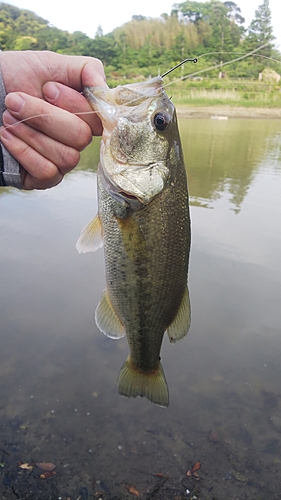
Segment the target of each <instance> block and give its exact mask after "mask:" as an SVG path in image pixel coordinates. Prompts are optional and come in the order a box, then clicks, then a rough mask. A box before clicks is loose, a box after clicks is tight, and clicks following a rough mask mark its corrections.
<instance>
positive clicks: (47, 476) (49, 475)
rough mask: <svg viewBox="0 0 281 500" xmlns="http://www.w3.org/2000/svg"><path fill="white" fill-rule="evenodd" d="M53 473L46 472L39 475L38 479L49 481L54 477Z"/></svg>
mask: <svg viewBox="0 0 281 500" xmlns="http://www.w3.org/2000/svg"><path fill="white" fill-rule="evenodd" d="M55 474H56V473H55V471H46V472H43V474H40V479H49V477H52V476H55Z"/></svg>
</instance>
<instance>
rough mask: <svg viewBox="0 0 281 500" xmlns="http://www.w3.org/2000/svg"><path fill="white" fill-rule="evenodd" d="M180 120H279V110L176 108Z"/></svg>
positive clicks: (216, 107)
mask: <svg viewBox="0 0 281 500" xmlns="http://www.w3.org/2000/svg"><path fill="white" fill-rule="evenodd" d="M176 108H177V115H178V116H179V117H180V118H212V117H213V118H219V119H222V118H223V117H224V118H271V119H273V118H279V119H281V109H280V108H243V107H231V106H202V107H199V106H198V107H197V106H196V107H189V106H183V105H179V106H176Z"/></svg>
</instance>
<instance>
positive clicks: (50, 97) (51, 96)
mask: <svg viewBox="0 0 281 500" xmlns="http://www.w3.org/2000/svg"><path fill="white" fill-rule="evenodd" d="M59 93H60V91H59V88H58V86H57V84H56V83H53V82H47V83H45V85H44V87H43V94H44V97H46V99H47V101H52V102H53V101H55V100H56V99H57V98H58V96H59ZM54 104H55V103H54Z"/></svg>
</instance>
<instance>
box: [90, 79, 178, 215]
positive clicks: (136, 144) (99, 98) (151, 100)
mask: <svg viewBox="0 0 281 500" xmlns="http://www.w3.org/2000/svg"><path fill="white" fill-rule="evenodd" d="M84 95H85V96H86V98H87V99H88V101H89V102H90V104H91V106H92V108H93V109H94V111H95V112H96V113H97V114H98V116H99V117H100V119H101V122H102V124H103V136H102V142H101V154H100V171H101V178H102V180H103V184H104V187H105V188H106V189H107V191H108V192H109V194H110V195H111V196H113V197H115V198H117V199H119V198H120V197H122V198H123V199H125V200H126V202H127V203H129V205H130V206H131V207H133V208H134V207H135V208H140V207H141V206H143V205H145V204H148V203H149V202H150V201H151V200H152V199H153V198H154V197H155V196H156V195H158V194H159V193H161V192H162V191H163V189H164V187H165V185H166V183H167V182H168V180H169V177H170V170H169V164H168V163H169V162H168V157H169V151H170V149H171V145H172V144H173V141H174V133H175V130H177V123H176V116H175V109H174V106H173V104H172V103H171V101H170V99H169V98H168V96H167V94H166V93H165V91H164V88H163V81H162V79H161V78H160V77H157V78H154V79H152V80H149V81H145V82H140V83H134V84H128V85H123V86H118V87H116V88H114V89H105V88H99V87H87V88H85V89H84Z"/></svg>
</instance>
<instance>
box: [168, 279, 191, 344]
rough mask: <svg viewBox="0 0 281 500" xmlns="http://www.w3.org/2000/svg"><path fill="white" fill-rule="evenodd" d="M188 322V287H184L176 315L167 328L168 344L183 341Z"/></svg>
mask: <svg viewBox="0 0 281 500" xmlns="http://www.w3.org/2000/svg"><path fill="white" fill-rule="evenodd" d="M190 321H191V315H190V300H189V293H188V287H186V290H185V293H184V296H183V298H182V301H181V305H180V307H179V310H178V312H177V315H176V317H175V319H174V321H173V322H172V323H171V324H170V326H169V327H168V328H167V334H168V337H169V340H170V342H172V343H175V342H177V341H178V340H181V339H183V338H184V337H185V336H186V335H187V334H188V330H189V328H190Z"/></svg>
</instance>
